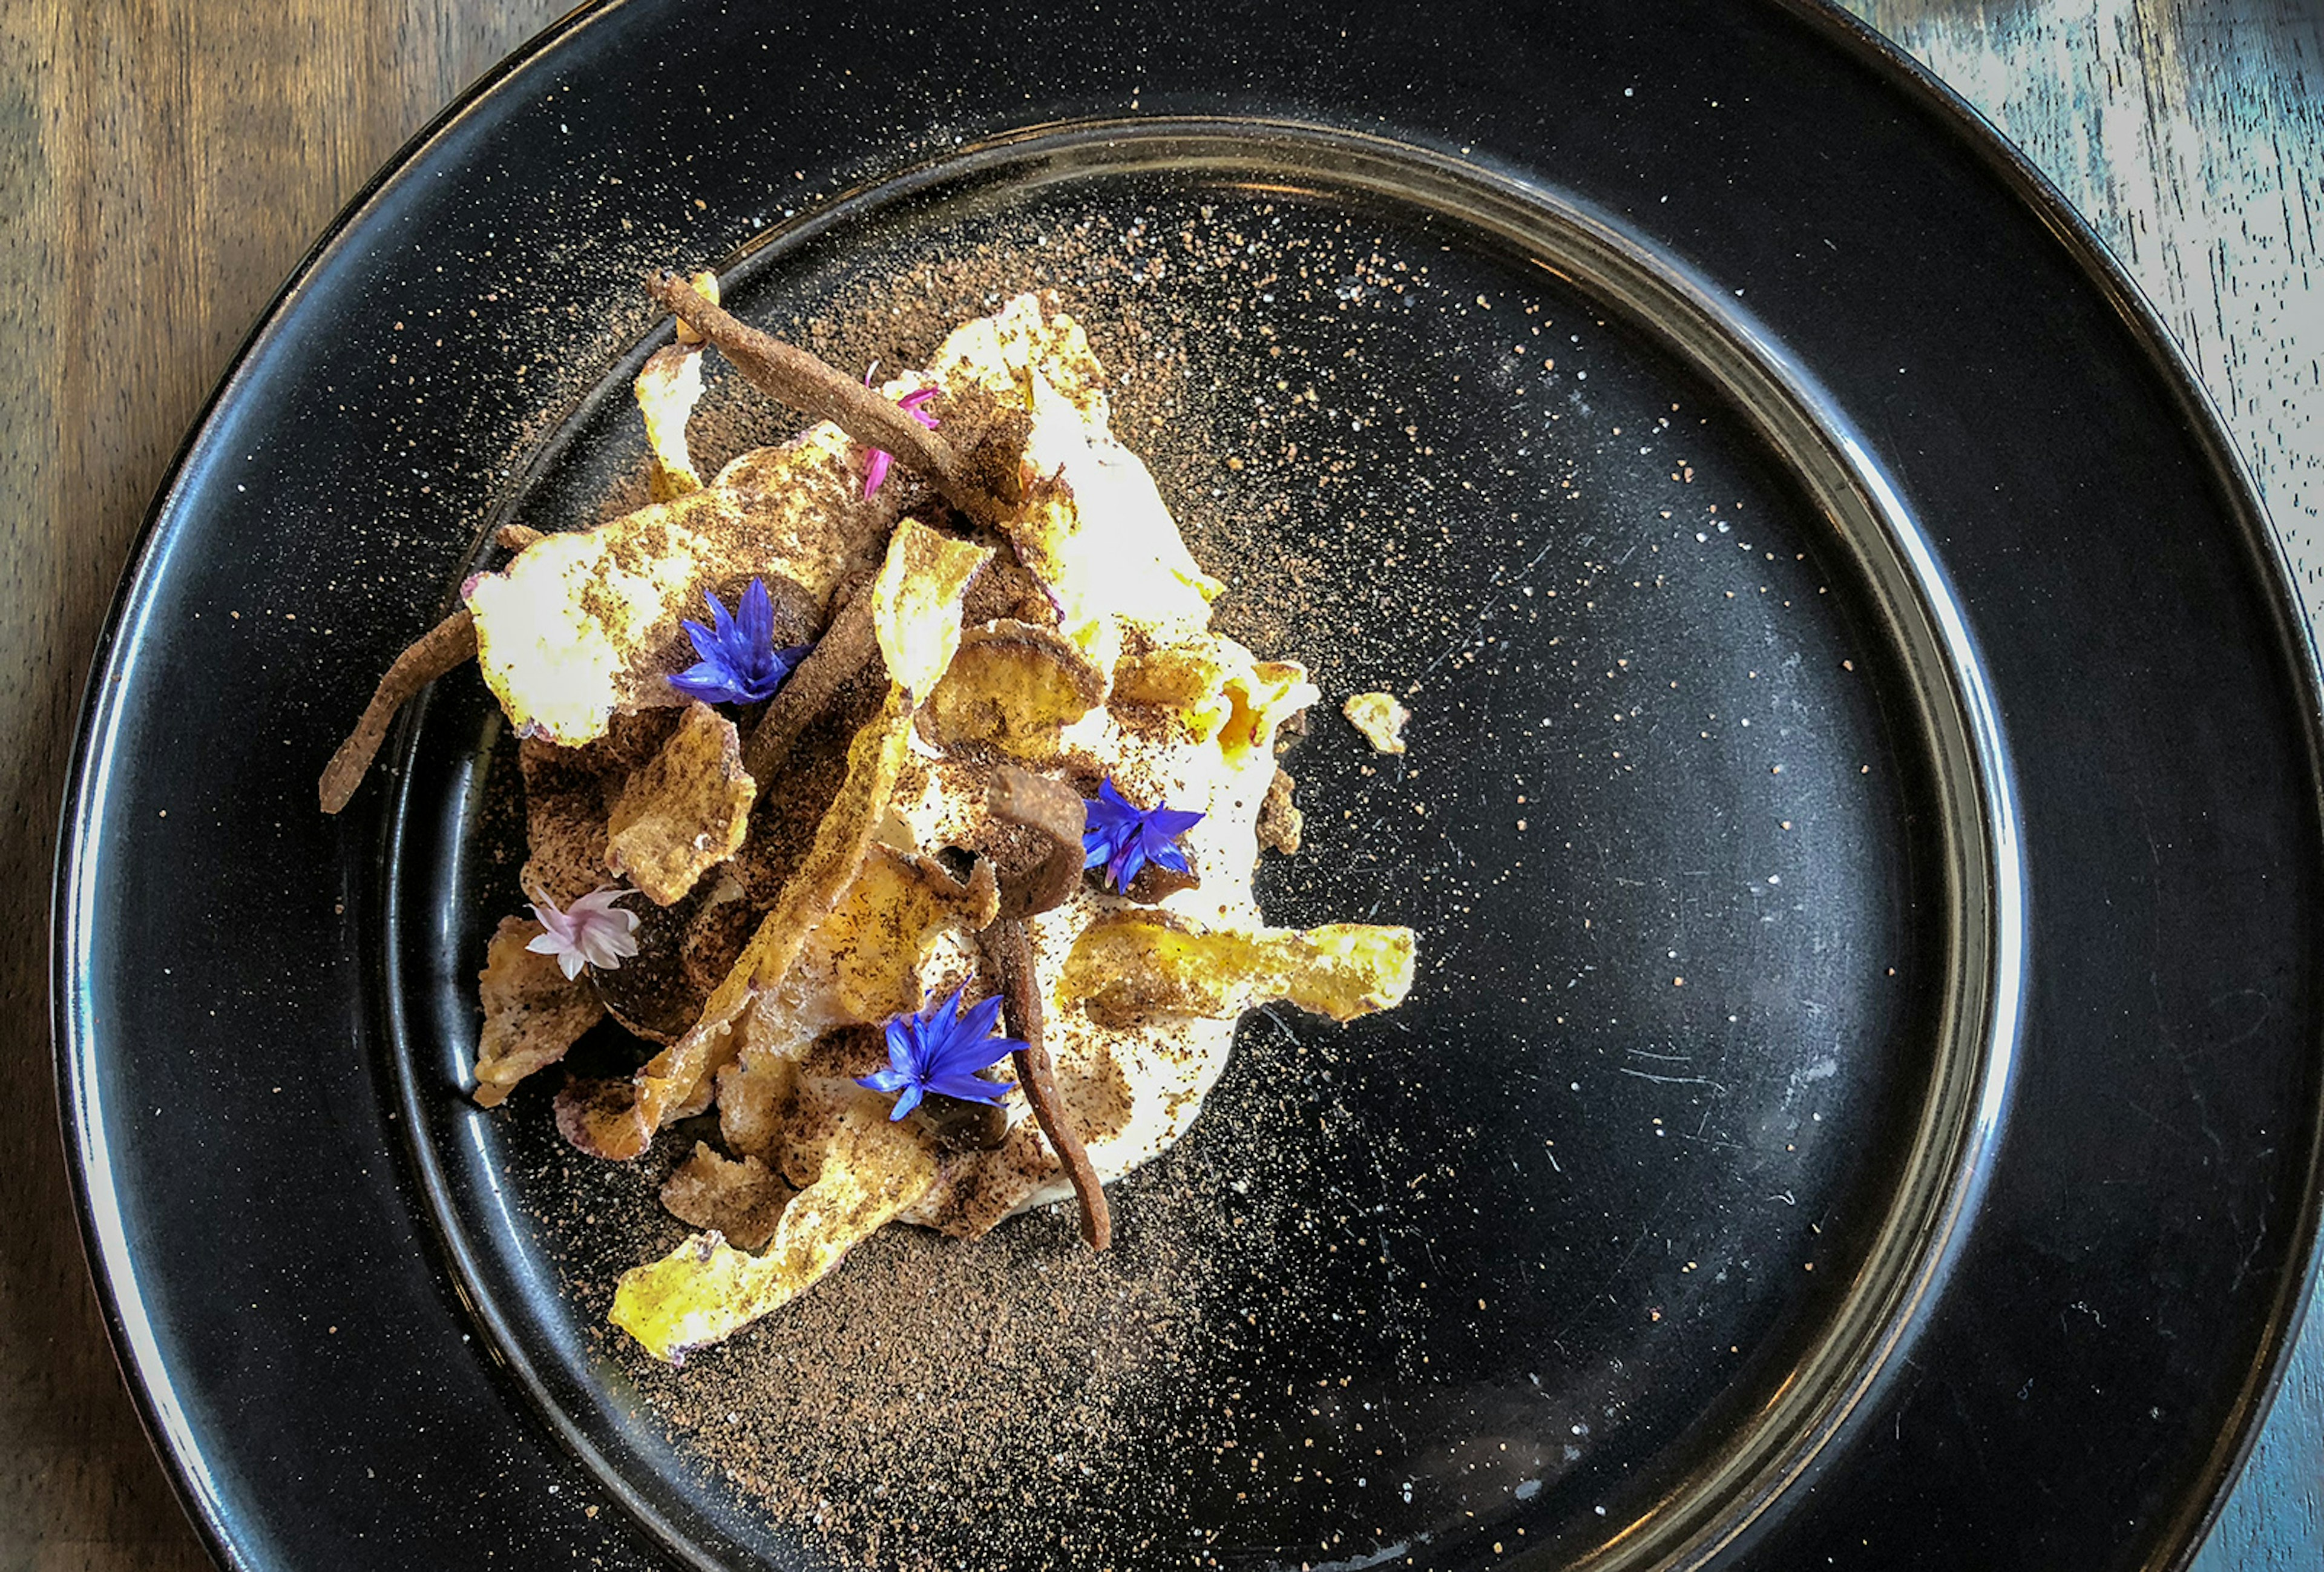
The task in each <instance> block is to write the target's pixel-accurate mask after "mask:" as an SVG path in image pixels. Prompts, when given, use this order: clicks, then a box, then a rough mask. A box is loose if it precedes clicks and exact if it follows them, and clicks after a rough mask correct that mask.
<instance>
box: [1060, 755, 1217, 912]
mask: <svg viewBox="0 0 2324 1572" xmlns="http://www.w3.org/2000/svg"><path fill="white" fill-rule="evenodd" d="M1084 802H1085V803H1086V804H1087V806H1088V813H1089V817H1088V819H1087V821H1086V828H1084V829H1083V831H1082V851H1083V854H1084V855H1083V858H1082V866H1083V867H1084V868H1094V867H1098V866H1100V865H1102V866H1103V867H1104V869H1105V877H1106V882H1107V883H1111V885H1112V886H1113V887H1114V888H1115V889H1117V890H1128V889H1129V888H1130V883H1131V882H1132V881H1133V880H1135V879H1136V878H1137V877H1138V875H1139V871H1140V870H1141V869H1143V868H1144V867H1145V866H1146V865H1147V864H1148V863H1152V864H1153V865H1155V866H1156V867H1157V868H1167V869H1169V870H1170V872H1172V873H1174V874H1184V873H1186V872H1188V871H1189V870H1188V869H1187V867H1186V854H1185V852H1183V851H1181V850H1179V849H1178V837H1180V836H1182V835H1185V833H1186V832H1187V831H1188V830H1190V829H1192V828H1194V826H1196V825H1198V824H1200V823H1202V821H1203V816H1202V815H1201V814H1199V813H1187V812H1185V811H1184V810H1182V809H1176V808H1173V807H1171V806H1170V805H1169V803H1168V802H1167V801H1163V802H1157V803H1156V804H1155V805H1154V806H1153V807H1151V808H1139V807H1138V806H1136V805H1135V804H1133V803H1130V802H1128V801H1125V800H1123V799H1122V795H1121V793H1120V792H1119V791H1115V790H1114V789H1113V777H1112V776H1111V775H1109V776H1107V777H1106V778H1105V779H1104V780H1103V781H1100V782H1099V783H1098V788H1097V795H1096V796H1095V797H1092V798H1085V799H1084Z"/></svg>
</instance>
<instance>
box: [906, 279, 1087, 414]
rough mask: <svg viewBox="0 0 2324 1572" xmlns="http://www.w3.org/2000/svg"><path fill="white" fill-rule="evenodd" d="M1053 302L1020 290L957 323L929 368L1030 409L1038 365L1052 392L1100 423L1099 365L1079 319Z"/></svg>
mask: <svg viewBox="0 0 2324 1572" xmlns="http://www.w3.org/2000/svg"><path fill="white" fill-rule="evenodd" d="M1055 304H1056V300H1055V297H1054V296H1049V295H1046V294H1038V295H1037V294H1031V293H1026V294H1020V295H1017V296H1014V297H1013V298H1011V299H1010V301H1009V302H1008V303H1007V304H1006V305H1004V306H1002V307H1001V309H1000V310H998V311H995V312H993V313H992V314H991V316H989V317H979V318H977V319H975V320H973V321H970V322H964V323H962V324H961V325H960V326H959V327H957V328H954V329H953V330H952V331H951V332H950V333H949V334H947V335H946V336H945V341H944V342H943V344H941V345H939V346H938V347H937V348H936V357H935V358H934V359H933V360H932V361H931V362H930V363H929V369H930V371H931V372H932V373H933V375H935V377H936V380H937V381H938V382H940V383H947V384H948V383H952V382H954V381H960V380H967V381H972V382H975V383H977V384H981V385H982V386H983V387H984V388H985V389H986V390H987V391H988V392H990V393H991V394H992V395H993V396H994V397H995V398H998V399H1005V400H1007V401H1008V402H1011V403H1014V404H1016V405H1018V406H1019V408H1022V409H1030V408H1032V407H1033V374H1034V370H1035V368H1036V367H1038V368H1039V370H1040V373H1041V375H1042V376H1043V377H1044V378H1046V379H1047V382H1048V384H1049V385H1050V387H1051V389H1052V390H1053V391H1054V392H1055V393H1057V394H1058V395H1059V396H1061V397H1063V398H1064V399H1065V400H1066V401H1067V402H1070V403H1071V404H1072V405H1073V406H1074V408H1075V409H1076V410H1077V411H1080V412H1081V413H1082V415H1083V416H1084V417H1085V418H1086V419H1089V420H1091V421H1095V422H1097V424H1099V425H1101V426H1102V425H1105V424H1106V423H1107V421H1108V419H1109V415H1110V411H1109V410H1108V408H1107V403H1106V396H1105V367H1104V366H1103V365H1100V364H1099V362H1098V358H1097V356H1096V354H1095V353H1094V352H1093V351H1092V350H1091V348H1090V343H1089V335H1088V334H1086V333H1084V332H1083V331H1082V326H1081V324H1080V323H1078V322H1076V321H1074V319H1073V318H1072V317H1071V316H1069V315H1067V314H1066V313H1065V312H1064V311H1060V310H1054V309H1052V308H1053V307H1054V306H1055Z"/></svg>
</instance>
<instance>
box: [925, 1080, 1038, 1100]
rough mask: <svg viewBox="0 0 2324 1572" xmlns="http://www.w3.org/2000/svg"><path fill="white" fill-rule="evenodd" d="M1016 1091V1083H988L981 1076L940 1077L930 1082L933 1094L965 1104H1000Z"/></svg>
mask: <svg viewBox="0 0 2324 1572" xmlns="http://www.w3.org/2000/svg"><path fill="white" fill-rule="evenodd" d="M1016 1089H1017V1083H1016V1082H1014V1081H988V1080H986V1079H984V1078H983V1077H981V1076H967V1075H962V1076H938V1077H934V1078H933V1079H931V1080H930V1081H929V1082H928V1090H930V1091H931V1092H939V1093H942V1094H943V1095H944V1096H947V1097H958V1098H959V1099H961V1101H963V1102H964V1103H998V1102H1000V1101H1001V1099H1002V1098H1004V1097H1006V1096H1009V1094H1010V1093H1011V1092H1013V1091H1015V1090H1016Z"/></svg>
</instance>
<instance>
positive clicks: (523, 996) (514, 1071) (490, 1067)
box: [475, 917, 605, 1108]
mask: <svg viewBox="0 0 2324 1572" xmlns="http://www.w3.org/2000/svg"><path fill="white" fill-rule="evenodd" d="M543 931H544V930H543V929H542V928H541V926H540V924H539V923H538V922H533V921H530V920H526V919H524V918H521V917H503V918H502V919H501V925H500V927H498V928H497V929H493V939H492V943H491V944H490V945H489V946H488V947H486V948H485V950H484V970H483V971H481V972H479V973H477V974H476V981H477V984H478V987H477V994H478V996H479V999H480V1001H481V1002H482V1003H483V1004H484V1032H483V1034H482V1035H481V1036H480V1037H479V1038H478V1039H477V1041H476V1089H475V1099H476V1101H477V1102H479V1103H481V1104H483V1105H484V1106H485V1107H487V1108H493V1107H497V1106H499V1105H500V1103H501V1101H502V1100H503V1098H505V1097H506V1096H508V1095H509V1088H510V1087H513V1086H515V1085H516V1084H517V1083H518V1082H519V1081H521V1080H522V1079H524V1077H527V1076H529V1075H530V1074H532V1072H533V1071H535V1070H537V1069H539V1068H541V1067H542V1066H544V1065H552V1064H555V1063H556V1062H557V1061H558V1059H563V1058H564V1057H565V1050H567V1049H569V1048H571V1047H572V1046H573V1045H574V1043H576V1042H577V1041H578V1040H580V1038H581V1034H582V1033H583V1032H585V1031H588V1030H589V1028H591V1027H592V1026H595V1025H596V1024H597V1021H598V1018H599V1017H601V1016H603V1015H604V1013H605V1007H604V1004H602V1003H599V1002H598V1000H597V990H596V989H595V988H593V987H591V986H590V985H588V984H587V983H586V981H584V980H583V979H581V978H579V977H568V976H566V975H565V974H564V972H563V971H562V970H560V969H559V968H558V965H557V957H555V956H549V955H540V954H537V953H535V952H534V951H532V950H530V949H527V948H525V947H526V946H527V945H529V944H530V943H531V942H532V941H533V940H534V939H538V938H539V937H540V935H541V933H542V932H543Z"/></svg>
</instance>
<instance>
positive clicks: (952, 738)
mask: <svg viewBox="0 0 2324 1572" xmlns="http://www.w3.org/2000/svg"><path fill="white" fill-rule="evenodd" d="M1105 696H1106V695H1105V679H1104V676H1103V674H1102V672H1101V671H1100V670H1098V668H1097V667H1095V666H1094V665H1093V664H1091V663H1090V661H1088V659H1087V657H1085V656H1084V654H1083V653H1082V652H1081V651H1080V650H1079V649H1078V648H1077V647H1076V646H1074V644H1073V643H1070V642H1068V641H1066V640H1065V639H1062V638H1060V637H1059V636H1058V635H1057V634H1056V633H1051V632H1049V631H1048V630H1047V629H1041V628H1030V627H1027V626H1025V625H1024V624H1019V623H999V624H987V625H985V626H983V627H980V628H977V629H974V630H972V631H971V633H970V634H969V636H968V637H966V638H965V639H964V641H963V642H962V644H961V647H960V651H959V652H958V653H957V654H955V655H954V656H953V658H952V665H951V667H950V668H949V669H948V670H946V671H945V676H944V680H943V681H941V682H939V683H937V684H936V692H935V693H934V694H933V695H932V696H930V698H929V699H928V717H929V719H930V720H931V721H932V722H934V724H935V726H936V735H937V736H938V737H940V738H942V739H943V740H944V741H945V742H948V743H991V744H993V745H995V746H996V747H999V748H1001V749H1003V750H1005V751H1006V752H1008V753H1010V754H1015V755H1017V756H1018V757H1019V758H1025V759H1034V760H1041V761H1047V760H1048V759H1051V758H1054V757H1055V756H1056V753H1057V748H1058V736H1059V734H1060V733H1061V732H1062V731H1064V729H1065V727H1066V726H1071V725H1073V724H1074V722H1075V721H1077V720H1079V719H1081V717H1084V716H1085V715H1087V714H1088V713H1089V712H1090V711H1091V710H1093V709H1094V708H1096V707H1098V706H1099V705H1100V704H1102V703H1103V702H1104V701H1105Z"/></svg>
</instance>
